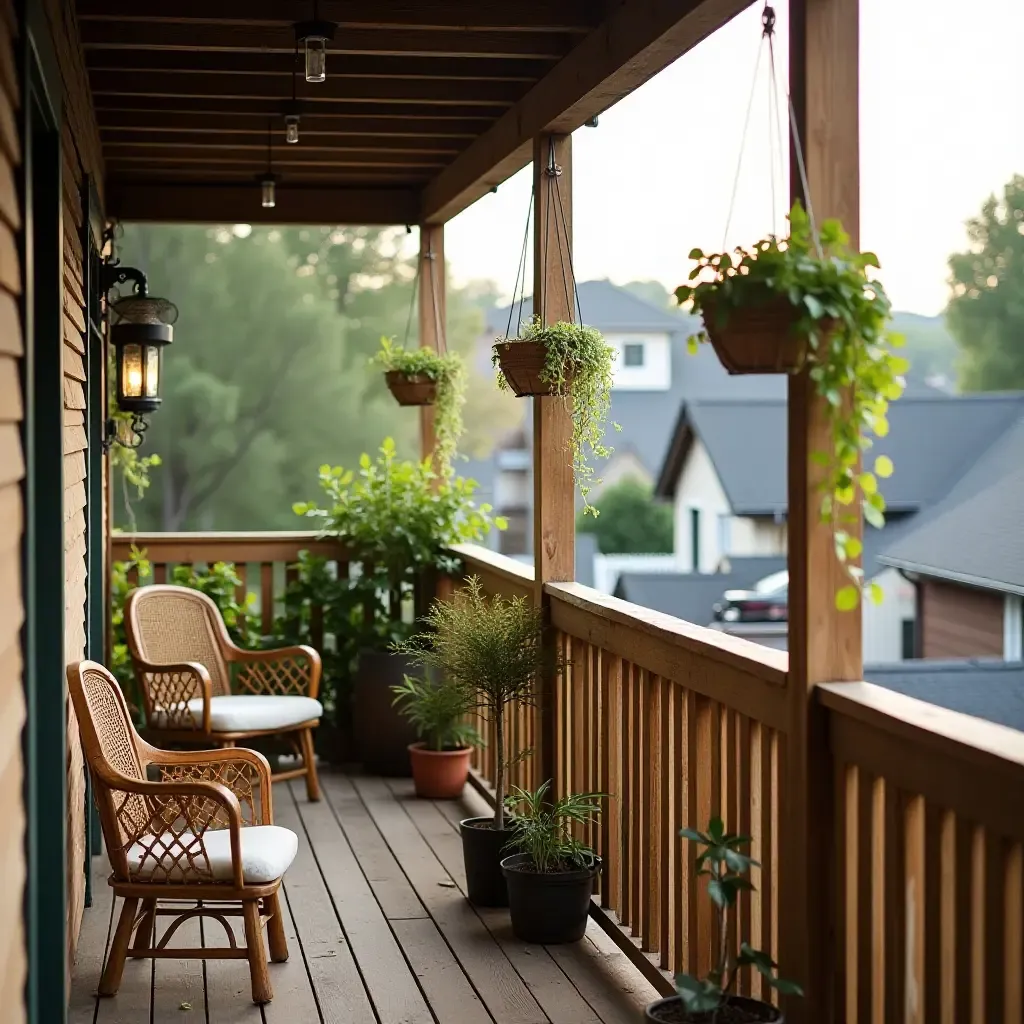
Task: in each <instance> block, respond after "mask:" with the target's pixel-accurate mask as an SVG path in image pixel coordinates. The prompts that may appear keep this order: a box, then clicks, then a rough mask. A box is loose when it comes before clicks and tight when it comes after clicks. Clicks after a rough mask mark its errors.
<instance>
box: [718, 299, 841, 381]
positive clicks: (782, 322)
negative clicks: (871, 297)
mask: <svg viewBox="0 0 1024 1024" xmlns="http://www.w3.org/2000/svg"><path fill="white" fill-rule="evenodd" d="M703 318H704V329H705V330H706V331H707V333H708V338H709V339H710V340H711V345H712V347H713V348H714V350H715V353H716V354H717V356H718V359H719V361H720V362H721V364H722V365H723V366H724V367H725V368H726V370H728V371H729V373H731V374H742V373H795V372H796V371H797V370H799V369H800V368H801V367H802V366H803V365H804V359H805V358H806V356H807V337H806V335H804V334H800V333H797V331H796V321H797V311H796V310H795V309H794V308H793V306H792V305H791V304H790V302H789V300H788V299H784V298H782V299H780V298H772V299H771V300H770V301H768V302H766V303H765V304H764V305H756V306H741V307H737V308H730V309H729V311H728V320H727V322H725V323H721V322H720V321H719V319H718V309H717V308H716V307H715V306H714V305H713V304H711V303H706V304H705V306H704V314H703ZM834 325H835V321H829V320H823V321H821V330H822V334H823V335H825V336H827V335H828V334H830V333H831V332H832V330H833V328H834Z"/></svg>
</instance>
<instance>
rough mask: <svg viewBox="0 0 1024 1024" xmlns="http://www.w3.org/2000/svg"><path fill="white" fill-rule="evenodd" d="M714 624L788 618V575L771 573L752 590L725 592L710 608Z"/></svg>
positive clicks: (773, 620) (785, 571) (782, 571)
mask: <svg viewBox="0 0 1024 1024" xmlns="http://www.w3.org/2000/svg"><path fill="white" fill-rule="evenodd" d="M714 613H715V622H786V621H787V620H788V618H789V572H788V570H786V569H783V570H781V571H780V572H773V573H772V574H771V575H770V576H765V578H764V579H763V580H758V582H757V583H755V584H754V587H753V589H752V590H727V591H726V592H725V593H724V594H723V595H722V600H721V601H719V602H717V603H716V604H715V607H714Z"/></svg>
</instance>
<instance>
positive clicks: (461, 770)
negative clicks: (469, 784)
mask: <svg viewBox="0 0 1024 1024" xmlns="http://www.w3.org/2000/svg"><path fill="white" fill-rule="evenodd" d="M471 753H472V749H471V748H470V747H460V748H459V749H458V750H427V747H426V744H425V743H410V744H409V759H410V760H411V761H412V780H413V782H414V783H415V784H416V795H417V796H421V797H424V798H425V799H427V800H455V799H456V798H458V797H459V796H461V795H462V790H463V787H464V786H465V785H466V776H467V775H469V755H470V754H471Z"/></svg>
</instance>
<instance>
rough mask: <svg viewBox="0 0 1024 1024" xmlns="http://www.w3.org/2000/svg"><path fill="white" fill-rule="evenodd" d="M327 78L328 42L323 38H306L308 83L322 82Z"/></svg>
mask: <svg viewBox="0 0 1024 1024" xmlns="http://www.w3.org/2000/svg"><path fill="white" fill-rule="evenodd" d="M326 77H327V40H326V39H325V38H324V37H323V36H307V37H306V81H307V82H322V81H324V79H325V78H326Z"/></svg>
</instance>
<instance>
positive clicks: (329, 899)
mask: <svg viewBox="0 0 1024 1024" xmlns="http://www.w3.org/2000/svg"><path fill="white" fill-rule="evenodd" d="M322 782H323V789H324V799H323V800H322V801H321V802H320V803H316V804H310V803H308V802H307V801H306V798H305V791H304V789H303V787H302V786H301V785H296V784H288V783H282V784H279V785H278V786H277V787H275V793H274V816H275V820H276V822H277V824H279V825H285V826H287V827H288V828H291V829H293V830H294V831H295V832H297V833H298V835H299V854H298V857H297V858H296V860H295V863H294V864H293V865H292V868H291V870H290V871H289V872H288V874H287V875H286V877H285V882H284V887H283V891H284V894H285V896H286V899H285V900H284V901H283V904H284V908H285V913H286V915H287V921H286V929H287V934H288V943H289V947H290V950H291V958H290V959H289V961H288V962H287V963H285V964H271V965H270V971H271V980H272V983H273V986H274V1001H273V1002H272V1003H269V1004H267V1005H266V1006H263V1007H257V1006H255V1005H253V1003H252V1002H251V1001H250V998H249V976H248V969H247V966H246V964H245V962H244V961H231V960H221V961H217V960H210V961H207V962H205V965H204V962H203V961H201V960H191V961H188V960H183V961H175V960H157V961H151V960H129V961H128V963H127V965H126V967H125V973H124V980H123V982H122V985H121V990H120V992H119V993H118V995H117V996H116V997H115V998H113V999H98V998H97V997H96V996H95V994H94V993H95V989H96V983H97V981H98V979H99V975H100V972H101V969H102V965H103V959H104V954H105V950H106V947H107V944H108V943H109V941H110V934H111V930H112V929H111V920H112V918H113V915H114V911H115V910H117V909H119V908H116V907H114V906H112V904H113V902H114V901H113V900H112V898H111V894H110V889H109V887H108V886H107V883H106V874H107V870H106V865H105V863H104V858H102V857H97V858H96V859H95V861H94V872H93V893H94V904H93V906H92V908H90V909H89V910H87V911H86V912H85V921H84V923H83V927H82V934H81V939H80V942H79V950H78V958H77V963H76V965H75V970H74V975H73V984H72V998H71V1012H70V1016H69V1019H70V1024H163V1022H169V1021H174V1022H176V1024H188V1022H194V1024H199V1022H206V1024H236V1022H245V1024H249V1022H251V1024H316V1022H324V1024H431V1022H434V1021H436V1022H438V1024H488V1022H492V1021H493V1022H494V1024H545V1022H551V1024H636V1022H638V1021H640V1020H641V1019H642V1010H641V1008H642V1006H643V1005H644V1003H645V1002H648V1001H649V1000H651V999H653V998H656V995H655V993H654V990H653V989H652V988H651V987H650V985H649V984H648V983H647V981H646V980H645V979H644V978H643V977H642V976H641V975H640V974H639V972H638V971H637V970H636V969H635V968H634V967H633V965H632V964H631V963H630V962H629V961H628V960H627V959H626V957H625V956H624V955H623V954H622V953H621V952H620V951H619V950H618V949H617V948H616V947H615V946H614V945H613V943H612V941H611V939H610V938H609V937H608V936H606V935H605V934H604V933H603V932H602V931H601V929H600V928H599V927H598V926H597V925H595V924H594V922H591V923H590V926H589V929H588V934H587V937H586V938H585V939H584V941H583V942H581V943H579V944H577V945H574V946H552V947H543V946H529V945H526V944H524V943H521V942H518V941H517V940H516V939H515V938H514V937H513V935H512V931H511V928H510V927H509V922H508V913H507V911H504V910H483V909H481V910H474V909H473V908H472V907H471V906H470V905H469V904H468V903H467V901H466V900H465V899H464V897H463V891H464V889H465V877H464V873H463V867H462V845H461V841H460V839H459V836H458V832H457V822H458V819H459V818H460V817H466V816H467V815H468V814H479V813H486V811H485V809H484V808H485V805H484V804H483V803H482V801H481V800H480V798H479V797H478V796H477V795H476V794H474V793H472V792H471V791H468V790H467V793H466V796H465V797H464V798H463V800H461V801H453V802H440V801H439V802H430V801H422V800H416V799H415V798H414V797H413V796H412V783H411V782H409V781H406V780H397V781H396V780H387V781H385V780H382V779H377V778H371V777H366V776H347V775H342V774H329V773H326V772H325V773H324V775H323V777H322ZM189 924H190V925H191V926H192V929H191V931H186V928H187V927H188V926H183V927H182V928H181V929H180V930H179V931H178V933H177V935H176V940H177V937H178V936H182V934H183V933H184V938H183V941H182V942H181V943H180V944H185V943H186V942H187V943H189V944H194V945H196V946H199V945H201V944H202V942H203V939H204V935H203V934H202V933H201V929H200V925H199V923H198V922H197V921H193V922H189ZM204 927H206V928H207V929H208V927H209V926H208V925H204ZM209 938H210V939H211V944H215V945H221V944H222V943H223V936H220V935H213V936H211V937H209Z"/></svg>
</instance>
